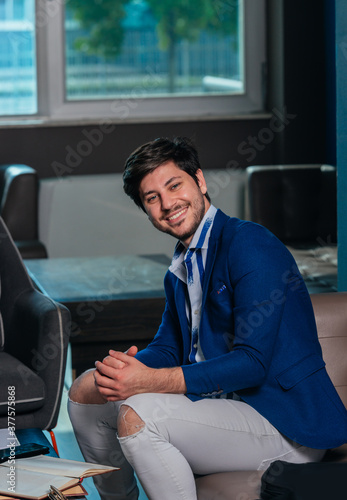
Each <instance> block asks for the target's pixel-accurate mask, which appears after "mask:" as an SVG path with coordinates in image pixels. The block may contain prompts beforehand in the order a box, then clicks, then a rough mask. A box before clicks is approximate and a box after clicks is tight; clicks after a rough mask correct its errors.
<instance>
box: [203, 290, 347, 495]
mask: <svg viewBox="0 0 347 500" xmlns="http://www.w3.org/2000/svg"><path fill="white" fill-rule="evenodd" d="M311 300H312V304H313V308H314V312H315V317H316V323H317V329H318V336H319V340H320V343H321V346H322V350H323V357H324V360H325V362H326V368H327V371H328V373H329V375H330V378H331V380H332V382H333V384H334V385H335V387H336V389H337V391H338V393H339V395H340V397H341V399H342V401H343V403H344V404H345V406H346V408H347V292H337V293H319V294H312V295H311ZM235 453H237V450H235ZM324 461H330V462H342V461H343V462H347V444H345V445H343V446H341V447H339V448H336V449H334V450H329V451H328V452H327V453H326V456H325V457H324ZM261 476H262V472H260V471H242V472H224V473H219V474H211V475H209V476H204V477H200V478H198V479H197V480H196V485H197V491H198V499H199V500H257V499H259V498H260V483H261Z"/></svg>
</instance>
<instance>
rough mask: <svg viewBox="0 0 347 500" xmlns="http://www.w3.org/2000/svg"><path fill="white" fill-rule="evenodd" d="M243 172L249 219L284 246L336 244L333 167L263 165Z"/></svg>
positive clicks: (334, 176)
mask: <svg viewBox="0 0 347 500" xmlns="http://www.w3.org/2000/svg"><path fill="white" fill-rule="evenodd" d="M246 170H247V191H246V199H247V212H248V213H247V216H248V218H249V219H250V220H252V221H253V222H257V223H258V224H261V225H263V226H265V227H267V228H268V229H269V230H270V231H272V232H273V233H274V234H275V235H276V236H277V237H278V238H279V239H280V240H281V241H283V242H285V243H294V242H299V243H303V242H305V243H306V242H307V243H311V242H316V243H317V242H319V240H323V241H326V242H327V241H328V242H331V243H334V242H336V227H337V223H336V168H335V167H333V166H331V165H264V166H252V167H247V169H246ZM317 240H318V241H317Z"/></svg>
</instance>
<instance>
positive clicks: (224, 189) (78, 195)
mask: <svg viewBox="0 0 347 500" xmlns="http://www.w3.org/2000/svg"><path fill="white" fill-rule="evenodd" d="M204 174H205V177H206V181H207V184H208V189H209V193H210V196H211V198H212V201H213V203H214V204H215V205H216V206H217V208H221V209H222V210H223V211H224V212H226V213H227V214H228V215H232V216H235V217H240V218H242V217H244V208H243V207H244V184H245V173H244V172H243V171H232V170H205V171H204ZM39 237H40V239H41V241H42V242H43V243H44V244H45V245H46V248H47V251H48V255H49V257H78V256H86V257H87V256H100V255H140V254H151V253H153V254H158V253H164V254H166V255H167V256H169V257H171V256H172V253H173V249H174V246H175V240H174V238H172V237H171V236H168V235H166V234H163V233H160V232H159V231H158V230H156V229H155V228H154V227H153V226H152V225H151V224H150V223H149V221H148V219H147V217H146V215H145V214H144V213H143V212H142V210H140V209H139V208H138V207H137V206H136V205H135V204H134V203H133V201H132V200H131V199H130V198H129V197H128V196H126V195H125V194H124V192H123V183H122V175H121V174H104V175H91V176H72V177H65V178H60V179H57V178H54V179H44V180H42V181H41V184H40V197H39Z"/></svg>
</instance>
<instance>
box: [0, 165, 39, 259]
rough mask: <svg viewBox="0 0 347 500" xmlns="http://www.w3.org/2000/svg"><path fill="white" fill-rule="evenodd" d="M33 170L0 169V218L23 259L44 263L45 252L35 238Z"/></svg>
mask: <svg viewBox="0 0 347 500" xmlns="http://www.w3.org/2000/svg"><path fill="white" fill-rule="evenodd" d="M38 191H39V180H38V175H37V172H36V170H34V169H33V168H31V167H28V166H27V165H0V215H1V217H2V218H3V220H4V222H5V224H6V225H7V228H8V230H9V231H10V233H11V236H12V238H13V239H14V241H15V243H16V245H17V247H18V248H19V251H20V253H21V255H22V257H23V259H44V258H46V257H47V251H46V248H45V246H44V244H43V243H42V242H41V241H39V237H38Z"/></svg>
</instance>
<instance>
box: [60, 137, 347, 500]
mask: <svg viewBox="0 0 347 500" xmlns="http://www.w3.org/2000/svg"><path fill="white" fill-rule="evenodd" d="M123 178H124V189H125V192H126V193H127V194H128V195H129V196H130V197H131V198H132V199H133V200H134V201H135V203H136V204H137V205H138V206H139V207H141V208H142V209H143V210H144V211H145V213H146V214H147V215H148V218H149V219H150V221H151V222H152V224H153V225H154V226H155V227H156V228H157V229H159V230H160V231H163V232H165V233H168V234H170V235H172V236H173V237H175V238H176V239H178V240H179V242H178V243H177V246H176V249H175V253H174V256H173V260H172V264H171V266H170V268H169V270H168V272H167V274H166V277H165V281H164V284H165V292H166V299H167V300H166V307H165V311H164V314H163V318H162V323H161V325H160V327H159V330H158V332H157V334H156V336H155V338H154V340H153V341H152V343H151V344H150V345H149V346H148V347H147V348H146V349H144V350H143V351H141V352H139V353H138V352H137V348H136V346H132V347H130V349H129V350H128V352H127V353H120V352H114V351H110V353H109V355H108V356H107V357H106V358H105V359H104V360H103V361H97V362H96V364H95V370H90V371H88V372H86V373H85V374H83V375H82V376H81V377H79V378H78V379H77V380H76V381H75V383H74V384H73V386H72V388H71V391H70V402H69V411H70V417H71V420H72V423H73V426H74V430H75V434H76V437H77V439H78V441H79V444H80V447H81V450H82V452H83V454H84V457H85V459H86V460H88V461H92V462H93V461H95V462H100V463H104V464H111V465H115V466H119V467H121V470H120V471H117V472H115V473H112V474H110V475H107V477H106V476H105V477H102V476H100V477H99V478H97V480H96V484H97V487H98V489H99V493H100V495H101V498H102V499H103V500H106V499H107V500H109V499H136V498H137V497H138V491H137V486H136V482H135V480H134V475H133V470H135V472H136V474H137V476H138V478H139V479H140V481H141V483H142V485H143V487H144V489H145V491H146V493H147V496H148V498H149V499H151V500H156V499H158V500H163V499H165V500H178V499H187V500H194V499H195V498H196V491H195V482H194V474H209V473H213V472H223V471H230V470H254V469H258V470H263V469H265V468H266V467H267V466H268V465H269V464H270V463H271V462H272V461H274V460H276V459H278V458H280V459H282V460H286V461H289V462H309V461H318V460H320V459H321V458H322V457H323V455H324V450H326V449H327V448H331V447H335V446H338V445H340V444H342V443H344V442H346V441H347V412H346V410H345V408H344V406H343V404H342V402H341V401H340V399H339V397H338V395H337V393H336V391H335V389H334V387H333V385H332V383H331V381H330V379H329V377H328V375H327V373H326V371H325V368H324V362H323V359H322V356H321V349H320V345H319V342H318V339H317V333H316V327H315V320H314V315H313V310H312V306H311V301H310V297H309V295H308V292H307V289H306V287H305V285H304V282H303V280H302V277H301V276H300V273H299V271H298V269H297V266H296V264H295V262H294V260H293V258H292V256H291V255H290V253H289V252H288V251H287V249H286V247H285V246H284V245H283V244H282V243H280V242H279V240H278V239H277V238H275V237H274V236H273V235H272V234H271V233H269V232H268V231H267V230H266V229H265V228H263V227H261V226H259V225H257V224H253V223H251V222H246V221H241V220H239V219H236V218H230V217H228V216H226V215H225V214H224V213H222V212H221V211H220V210H217V209H216V208H215V207H214V206H213V205H211V203H210V199H209V196H208V193H207V186H206V182H205V179H204V176H203V173H202V171H201V168H200V164H199V159H198V155H197V152H196V150H195V148H194V147H193V145H192V144H191V143H190V142H189V141H188V140H187V139H181V138H178V139H175V140H174V141H170V140H168V139H157V140H155V141H152V142H150V143H147V144H145V145H143V146H141V147H139V148H138V149H137V150H136V151H135V152H134V153H133V154H132V155H131V156H130V157H129V158H128V160H127V162H126V165H125V171H124V176H123ZM124 456H125V457H126V459H127V460H126V461H125V459H124ZM130 464H131V465H130Z"/></svg>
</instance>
